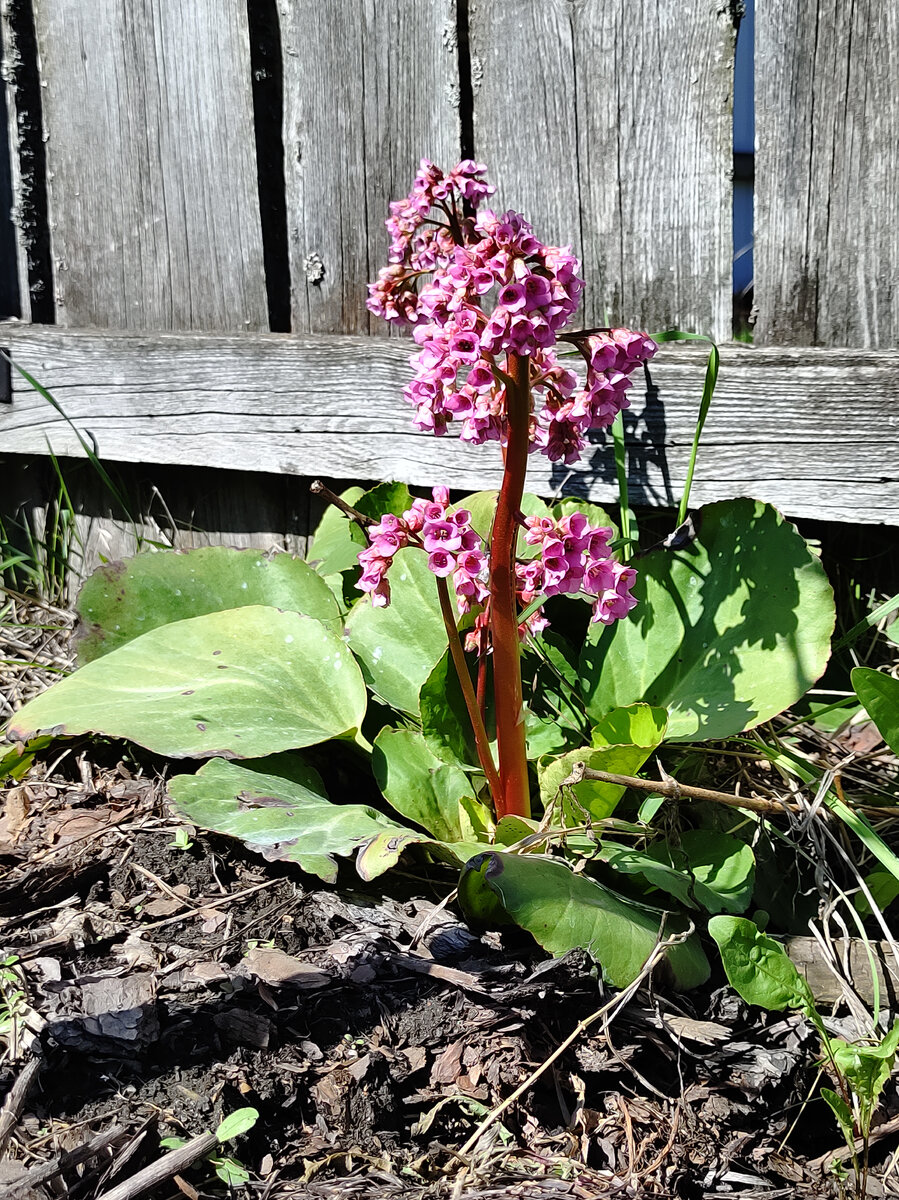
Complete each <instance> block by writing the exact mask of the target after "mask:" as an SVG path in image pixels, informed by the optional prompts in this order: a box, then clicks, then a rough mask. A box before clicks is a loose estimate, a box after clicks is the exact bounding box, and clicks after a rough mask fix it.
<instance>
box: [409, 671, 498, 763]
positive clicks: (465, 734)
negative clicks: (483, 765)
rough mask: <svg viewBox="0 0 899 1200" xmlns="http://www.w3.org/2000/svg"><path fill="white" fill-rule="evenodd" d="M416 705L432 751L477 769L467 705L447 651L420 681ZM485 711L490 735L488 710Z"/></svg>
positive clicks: (450, 760) (452, 761) (448, 761)
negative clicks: (423, 679)
mask: <svg viewBox="0 0 899 1200" xmlns="http://www.w3.org/2000/svg"><path fill="white" fill-rule="evenodd" d="M418 705H419V711H420V713H421V726H422V732H423V733H424V738H425V741H426V742H427V745H428V748H429V749H430V751H431V753H432V754H435V755H436V756H437V757H438V758H439V759H440V760H441V762H446V763H452V764H454V765H455V766H457V767H464V768H467V769H468V770H472V771H480V766H479V764H478V749H477V745H476V744H475V740H474V733H473V732H472V729H471V722H470V720H469V718H468V709H467V708H466V707H465V700H464V697H463V695H462V688H461V686H460V684H459V677H458V675H457V674H456V668H455V667H454V665H453V664H452V662H450V657H449V652H448V651H447V652H446V653H445V654H444V655H443V656H442V658H441V659H440V661H439V662H437V663H436V664H435V666H434V669H433V670H432V671H431V672H430V674H429V675H428V678H427V679H426V680H425V681H424V683H423V684H422V687H421V691H420V692H419V695H418ZM487 715H488V736H489V733H490V713H489V712H488V714H487Z"/></svg>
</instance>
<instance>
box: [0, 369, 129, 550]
mask: <svg viewBox="0 0 899 1200" xmlns="http://www.w3.org/2000/svg"><path fill="white" fill-rule="evenodd" d="M0 354H2V355H3V357H4V358H5V359H6V361H7V362H8V363H9V364H10V366H12V367H14V368H15V369H16V370H17V371H18V372H19V374H20V375H21V376H22V378H23V379H24V380H25V382H26V383H27V384H28V385H29V386H30V387H33V388H34V390H35V391H36V392H37V393H38V395H39V396H42V397H43V399H44V400H46V401H47V403H48V404H49V405H50V406H51V408H53V409H54V410H55V411H56V412H58V413H59V415H60V416H61V417H62V419H63V420H64V421H65V423H66V424H67V425H68V426H69V428H70V429H71V430H72V432H73V433H74V434H75V437H76V438H77V439H78V442H79V445H80V446H81V449H82V450H83V451H84V453H85V455H86V456H87V458H88V460H89V461H90V463H91V466H92V467H93V468H94V470H95V471H96V472H97V474H98V475H99V476H100V479H101V480H102V481H103V483H104V485H105V486H106V488H107V489H108V491H109V493H110V495H111V496H112V497H113V498H114V499H115V501H116V503H117V504H118V505H119V507H120V508H121V510H122V512H123V513H124V514H125V516H126V517H127V518H128V520H129V521H130V522H131V524H132V525H133V526H134V527H135V529H136V528H137V521H136V520H135V518H134V516H133V515H132V513H131V509H130V507H129V505H128V502H127V500H126V499H125V497H124V496H123V495H122V493H121V491H120V490H119V488H118V487H117V486H116V484H115V481H114V480H113V478H112V476H111V475H110V474H109V472H108V471H107V470H106V468H105V467H104V466H103V464H102V463H101V462H100V459H99V458H98V457H97V452H96V450H95V449H94V448H93V446H92V445H91V444H90V443H89V442H88V441H87V440H86V438H85V437H84V436H83V435H82V433H81V431H80V430H79V429H78V427H77V426H76V425H75V422H74V421H73V420H72V419H71V418H70V417H69V415H68V414H67V413H66V411H65V409H64V408H63V407H62V405H61V404H60V403H59V401H58V400H57V399H56V398H55V397H54V396H53V395H52V394H51V393H50V392H48V391H47V389H46V388H45V387H44V386H43V384H40V383H38V381H37V380H36V379H35V378H34V376H33V375H31V374H30V373H29V372H28V371H26V370H25V368H24V367H21V366H19V364H18V363H17V362H16V361H15V359H13V358H12V357H11V356H10V355H9V354H7V353H6V351H5V350H0Z"/></svg>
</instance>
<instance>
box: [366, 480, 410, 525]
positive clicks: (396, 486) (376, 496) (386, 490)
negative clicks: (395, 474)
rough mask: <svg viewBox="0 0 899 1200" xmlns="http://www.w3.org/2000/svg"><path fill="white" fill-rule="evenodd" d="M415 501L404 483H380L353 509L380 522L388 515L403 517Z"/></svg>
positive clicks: (391, 481) (370, 489)
mask: <svg viewBox="0 0 899 1200" xmlns="http://www.w3.org/2000/svg"><path fill="white" fill-rule="evenodd" d="M414 499H415V497H414V496H413V495H412V493H411V492H410V491H409V489H408V488H407V487H406V485H405V484H404V483H396V482H394V481H393V480H388V481H387V482H386V483H379V484H377V485H376V486H375V487H373V488H369V490H368V491H367V492H365V493H364V494H363V495H362V496H360V497H359V499H358V500H357V501H355V503H354V504H353V507H354V508H357V509H358V510H359V512H361V513H362V515H363V516H365V517H371V518H372V520H374V521H380V519H381V517H383V516H384V515H385V514H386V513H393V514H394V515H395V516H397V517H399V516H402V514H403V513H404V512H405V511H406V510H407V509H409V508H411V507H412V501H413V500H414Z"/></svg>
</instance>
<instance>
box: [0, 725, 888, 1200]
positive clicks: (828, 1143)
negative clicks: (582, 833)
mask: <svg viewBox="0 0 899 1200" xmlns="http://www.w3.org/2000/svg"><path fill="white" fill-rule="evenodd" d="M120 753H121V748H118V749H117V748H116V747H114V746H109V747H106V748H104V747H102V746H101V747H97V746H96V745H95V746H94V747H93V748H92V749H91V757H90V758H88V757H86V755H85V753H84V752H83V749H82V750H79V749H78V748H74V749H72V750H70V751H69V752H68V753H67V754H66V755H65V757H63V758H62V759H61V760H58V761H56V762H55V763H54V761H53V758H52V757H51V758H49V759H46V760H45V761H44V764H43V765H38V766H36V767H35V768H34V769H33V770H32V773H31V775H30V777H29V778H28V779H27V780H26V781H25V782H24V783H21V784H18V785H14V786H11V787H9V788H7V789H6V792H5V797H4V798H5V805H4V808H3V818H2V822H0V868H2V883H0V945H2V949H0V955H8V956H10V957H11V959H12V961H10V962H9V963H8V965H7V967H6V968H5V969H3V968H0V970H3V971H4V975H3V987H4V990H5V993H6V998H7V1001H6V1003H7V1009H11V1010H12V1012H13V1019H12V1020H9V1019H8V1020H7V1025H6V1027H5V1030H4V1031H3V1037H4V1040H5V1041H6V1042H7V1043H8V1047H9V1049H8V1053H7V1055H6V1058H5V1060H4V1061H3V1063H2V1065H0V1094H2V1093H4V1092H6V1091H7V1090H8V1089H9V1088H10V1087H11V1086H12V1085H13V1084H14V1082H15V1081H16V1079H17V1078H20V1077H21V1076H22V1073H23V1071H24V1070H25V1068H26V1066H27V1063H28V1062H29V1058H30V1056H32V1055H34V1054H39V1055H40V1056H41V1066H40V1070H39V1072H38V1073H37V1075H36V1077H35V1079H34V1081H33V1083H32V1086H31V1087H30V1090H29V1091H28V1093H27V1095H26V1096H25V1098H24V1101H23V1103H22V1105H21V1111H20V1112H19V1114H18V1117H17V1119H16V1120H15V1121H14V1122H13V1123H12V1128H11V1131H10V1133H9V1140H8V1145H7V1153H6V1157H5V1159H3V1162H2V1165H0V1172H3V1174H0V1194H2V1195H4V1196H9V1197H10V1198H11V1200H13V1198H14V1197H17V1196H34V1197H35V1198H44V1197H46V1198H49V1197H51V1196H59V1195H65V1196H70V1197H72V1198H73V1200H92V1198H94V1197H97V1196H102V1195H104V1194H105V1193H106V1192H107V1191H108V1190H109V1189H111V1188H112V1187H113V1186H114V1185H115V1184H117V1183H121V1182H122V1181H124V1180H128V1179H133V1178H134V1177H135V1176H136V1174H137V1172H139V1171H140V1170H142V1169H143V1168H144V1167H146V1166H147V1165H149V1164H152V1163H154V1162H158V1161H159V1160H161V1159H162V1157H163V1155H164V1153H165V1151H164V1149H162V1148H160V1138H162V1137H166V1136H172V1135H180V1136H182V1137H185V1138H190V1137H193V1136H195V1135H198V1134H201V1133H203V1132H204V1131H208V1130H214V1129H215V1127H216V1125H217V1123H218V1122H219V1121H220V1120H221V1119H222V1118H223V1117H224V1116H225V1115H227V1114H228V1113H229V1112H232V1111H234V1110H235V1109H237V1108H240V1107H243V1106H247V1105H250V1106H253V1107H255V1108H256V1109H258V1110H259V1113H260V1119H259V1121H258V1123H257V1124H256V1126H255V1127H254V1128H253V1129H252V1130H251V1131H250V1132H249V1133H247V1134H245V1135H243V1136H241V1137H240V1138H239V1139H237V1141H236V1142H234V1143H232V1144H231V1146H230V1148H229V1152H230V1153H231V1154H233V1156H234V1157H235V1158H237V1159H238V1160H239V1161H240V1162H241V1163H242V1164H243V1165H244V1166H245V1168H246V1169H247V1171H248V1172H249V1173H250V1176H251V1180H250V1182H249V1183H248V1184H246V1185H244V1186H242V1187H240V1186H239V1187H237V1188H236V1189H235V1190H234V1191H233V1192H232V1193H231V1194H234V1195H241V1196H248V1197H249V1196H253V1197H270V1198H272V1200H278V1198H280V1197H284V1198H286V1197H290V1196H310V1197H322V1198H329V1200H330V1198H332V1197H337V1196H340V1197H347V1198H349V1197H366V1198H369V1197H372V1198H383V1200H387V1198H388V1197H420V1198H422V1200H424V1197H443V1196H446V1197H450V1196H453V1195H459V1196H467V1197H472V1198H474V1197H483V1198H484V1200H487V1198H488V1197H491V1198H492V1197H497V1198H499V1197H512V1196H520V1197H530V1196H533V1197H546V1198H549V1197H569V1196H570V1197H591V1196H602V1195H607V1194H608V1195H624V1196H644V1195H645V1196H650V1195H651V1196H663V1197H664V1196H672V1197H674V1196H677V1197H713V1196H714V1197H719V1196H720V1197H724V1196H735V1195H738V1196H742V1197H744V1198H746V1200H750V1198H752V1200H755V1198H758V1200H761V1198H762V1197H770V1198H773V1197H777V1196H830V1195H835V1194H837V1187H836V1184H835V1182H834V1180H833V1177H832V1176H827V1175H825V1174H824V1172H823V1168H822V1163H823V1162H824V1161H826V1159H827V1158H828V1157H829V1155H830V1152H831V1151H835V1150H837V1149H838V1147H839V1145H840V1140H839V1136H838V1134H837V1131H836V1129H835V1126H834V1124H833V1122H832V1120H831V1118H830V1116H829V1114H828V1113H827V1112H826V1110H825V1109H824V1106H823V1103H822V1102H821V1101H820V1100H818V1099H817V1098H815V1099H813V1100H811V1101H810V1102H806V1099H807V1097H809V1096H816V1095H817V1087H816V1086H815V1083H816V1076H817V1068H816V1065H815V1064H816V1054H817V1047H816V1042H815V1039H814V1037H813V1035H812V1033H811V1031H810V1029H809V1028H808V1026H807V1025H806V1024H805V1023H804V1022H803V1021H802V1020H801V1019H799V1018H797V1017H794V1016H787V1017H784V1016H782V1015H780V1014H767V1013H760V1012H758V1011H756V1010H751V1011H750V1010H748V1009H747V1008H746V1006H745V1005H743V1004H742V1003H741V1002H740V1001H739V1000H738V999H737V998H736V997H735V996H734V994H733V992H732V991H730V990H729V989H728V988H726V987H724V986H721V982H722V981H721V980H720V979H719V980H717V981H716V984H715V986H711V985H710V986H709V987H708V988H706V989H704V990H701V991H697V992H694V993H690V994H688V995H678V994H675V993H672V992H670V991H668V990H666V989H665V988H664V987H663V986H662V985H661V984H659V985H657V986H650V987H649V988H647V989H644V990H643V991H641V992H640V993H639V994H638V996H637V997H636V998H635V999H634V1000H633V1001H632V1002H631V1003H630V1004H629V1005H628V1006H627V1007H626V1008H625V1009H624V1010H623V1011H622V1012H621V1014H620V1015H619V1016H618V1017H617V1018H616V1019H615V1021H614V1022H613V1023H612V1024H611V1025H610V1026H609V1027H608V1028H603V1026H602V1025H601V1024H597V1025H594V1026H593V1027H592V1028H591V1029H590V1030H589V1031H587V1032H586V1033H585V1034H584V1035H583V1036H582V1037H580V1038H578V1039H576V1040H575V1041H574V1043H573V1044H572V1046H571V1048H570V1049H569V1050H568V1051H567V1052H566V1053H565V1054H564V1055H563V1056H562V1057H561V1058H560V1059H559V1060H558V1061H557V1062H556V1063H554V1065H553V1067H552V1068H551V1069H550V1070H547V1071H546V1072H544V1073H543V1075H542V1076H540V1078H539V1079H537V1080H536V1081H535V1082H532V1083H531V1084H529V1085H528V1086H526V1087H525V1088H524V1091H523V1094H522V1096H521V1098H520V1100H519V1101H518V1102H517V1103H516V1104H514V1105H513V1106H511V1107H510V1108H509V1109H508V1110H507V1111H505V1112H504V1113H503V1114H502V1115H501V1116H500V1118H499V1119H498V1120H497V1121H495V1122H494V1123H493V1124H492V1125H491V1126H490V1128H489V1130H488V1131H487V1132H486V1133H485V1134H484V1136H483V1137H482V1138H481V1139H480V1140H479V1141H478V1142H477V1144H476V1145H475V1147H474V1148H473V1149H472V1150H470V1151H465V1152H462V1151H461V1149H460V1148H461V1147H463V1146H464V1144H465V1143H466V1142H467V1141H468V1140H469V1139H470V1137H471V1135H472V1134H473V1133H474V1131H475V1130H476V1129H477V1127H478V1125H479V1123H480V1122H482V1121H483V1120H484V1118H485V1117H486V1116H487V1115H488V1114H489V1113H490V1111H491V1109H492V1108H493V1107H494V1106H495V1105H497V1104H498V1103H500V1102H501V1101H502V1100H503V1099H504V1098H505V1097H507V1096H509V1095H510V1093H511V1092H513V1091H514V1090H515V1089H516V1088H518V1087H519V1086H520V1085H521V1084H522V1083H525V1082H526V1081H527V1080H528V1079H529V1076H530V1074H531V1073H532V1072H533V1071H534V1070H535V1068H536V1067H538V1066H539V1065H540V1064H541V1063H542V1062H543V1061H545V1060H546V1059H547V1058H548V1057H549V1056H550V1055H551V1054H552V1053H553V1051H554V1050H555V1049H556V1048H557V1047H558V1046H559V1044H560V1043H561V1042H562V1041H563V1040H564V1039H565V1038H566V1037H568V1035H569V1034H570V1033H571V1032H572V1031H573V1030H574V1029H575V1027H576V1026H577V1024H578V1022H580V1021H581V1020H583V1019H584V1018H585V1017H587V1016H589V1015H590V1014H591V1013H593V1012H595V1011H596V1009H598V1008H599V1007H600V1006H601V1004H602V1003H603V1001H604V999H605V998H608V997H607V994H606V993H604V991H603V988H602V985H601V984H600V982H599V981H598V978H597V973H596V969H595V967H594V965H593V964H591V963H590V962H589V961H588V960H587V959H586V958H585V957H584V956H582V955H580V954H577V955H572V956H570V957H568V958H566V959H564V960H561V961H555V962H553V961H549V962H548V961H546V959H545V956H544V955H543V954H542V953H541V952H540V951H539V950H538V949H537V948H536V947H535V946H534V944H533V943H531V942H529V941H528V940H527V939H526V938H524V937H523V936H521V935H517V934H514V933H510V934H508V935H503V936H502V937H500V936H498V935H485V936H484V937H483V938H477V937H475V936H474V935H472V934H471V933H470V932H469V931H468V930H467V929H466V928H465V927H464V926H463V925H462V924H461V923H460V921H459V918H458V916H457V914H456V912H455V911H454V909H453V908H452V906H451V905H448V906H444V905H443V904H442V903H441V902H442V901H443V900H444V899H445V897H447V896H448V895H449V894H450V893H451V890H452V886H453V878H452V877H451V876H450V875H446V876H445V877H442V878H441V877H437V878H436V879H428V880H426V879H424V878H417V877H415V874H414V868H410V873H407V874H402V873H398V872H395V873H394V874H393V875H392V876H390V877H388V879H387V889H388V894H387V895H386V896H385V895H383V894H381V893H380V892H374V891H366V890H364V889H363V888H362V886H361V885H360V883H359V881H358V880H356V879H355V878H354V877H353V876H352V875H351V873H350V872H349V871H347V873H346V876H345V878H344V880H343V882H344V886H343V887H338V888H336V889H325V888H323V887H322V885H321V884H320V883H319V882H318V881H316V880H313V879H310V878H309V877H306V876H303V875H301V874H300V873H298V872H297V871H295V870H289V869H286V868H284V867H282V866H279V865H278V864H267V863H264V862H263V861H262V860H260V859H258V858H255V857H252V856H251V855H249V854H247V853H245V852H244V851H243V849H242V847H240V846H239V845H236V844H234V843H231V842H227V841H224V840H222V839H218V838H215V837H207V836H205V835H202V834H197V833H195V832H194V831H189V832H190V843H191V844H190V846H189V848H187V849H184V848H179V847H178V846H177V845H176V844H175V843H174V833H175V829H176V828H177V825H178V823H177V822H176V821H175V820H173V818H172V817H171V815H170V814H168V813H167V811H166V807H165V800H164V784H163V782H162V781H161V780H160V779H159V778H158V777H156V776H155V775H154V774H152V773H151V772H150V771H149V770H148V767H149V766H150V764H144V765H143V766H142V765H141V764H140V763H139V762H136V761H133V760H132V759H130V758H129V759H127V760H124V761H123V760H121V759H119V757H118V755H119V754H120ZM104 754H105V755H106V761H105V762H104V761H103V756H104ZM382 882H383V881H382ZM0 1017H2V1014H0ZM0 1029H3V1027H2V1026H0ZM897 1108H899V1105H897V1101H896V1097H895V1092H891V1093H890V1094H889V1096H888V1110H887V1117H888V1118H889V1117H891V1115H892V1114H893V1113H894V1112H895V1111H896V1109H897ZM0 1129H2V1126H0ZM104 1135H105V1139H106V1144H105V1145H100V1146H99V1147H98V1148H97V1149H96V1151H95V1153H94V1154H93V1155H92V1157H90V1158H88V1160H87V1162H86V1164H82V1165H74V1166H73V1165H69V1166H66V1161H67V1160H66V1158H65V1156H66V1155H67V1154H68V1155H69V1156H70V1157H71V1154H72V1152H73V1151H76V1157H77V1149H78V1148H79V1147H82V1146H84V1144H85V1143H88V1142H91V1140H92V1139H97V1138H99V1140H100V1142H103V1140H104ZM896 1144H897V1135H893V1136H891V1137H883V1138H881V1139H880V1140H879V1141H878V1142H877V1143H876V1145H875V1149H874V1161H875V1163H879V1164H880V1165H881V1167H882V1166H883V1164H884V1163H886V1162H887V1161H888V1160H889V1158H890V1156H891V1154H892V1153H893V1151H894V1150H895V1148H896ZM48 1172H49V1173H50V1178H49V1179H48V1180H47V1182H46V1183H41V1179H42V1178H44V1177H46V1176H47V1173H48ZM42 1173H43V1174H42ZM16 1179H21V1180H22V1181H24V1184H25V1186H23V1187H20V1188H19V1189H18V1190H17V1187H16V1183H15V1181H16ZM4 1184H5V1185H6V1191H5V1192H4V1191H2V1188H3V1185H4ZM891 1186H892V1185H891V1184H890V1183H889V1182H887V1183H886V1189H887V1193H886V1194H895V1193H893V1192H890V1191H889V1188H890V1187H891ZM146 1194H148V1195H150V1196H153V1197H157V1198H159V1200H161V1198H163V1197H175V1196H183V1195H187V1196H216V1195H226V1194H228V1189H227V1187H226V1185H225V1184H224V1183H222V1182H220V1181H219V1180H217V1178H216V1176H215V1174H214V1172H213V1168H212V1166H211V1165H210V1164H209V1163H208V1162H207V1161H206V1160H205V1159H204V1160H201V1161H200V1162H198V1163H195V1164H194V1165H193V1166H191V1167H189V1168H186V1169H185V1170H184V1171H183V1172H182V1173H180V1175H179V1176H178V1178H176V1179H175V1180H168V1181H166V1182H164V1183H161V1184H159V1185H158V1186H157V1187H155V1188H154V1189H153V1190H152V1191H151V1192H149V1193H146ZM870 1194H871V1195H876V1194H884V1193H883V1190H882V1189H881V1185H880V1183H879V1181H878V1180H877V1179H874V1180H873V1181H872V1183H871V1188H870Z"/></svg>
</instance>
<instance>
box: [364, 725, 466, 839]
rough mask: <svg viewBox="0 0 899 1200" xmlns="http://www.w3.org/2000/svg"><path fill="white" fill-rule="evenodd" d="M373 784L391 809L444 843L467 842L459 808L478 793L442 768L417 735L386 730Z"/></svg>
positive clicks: (453, 770)
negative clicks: (374, 783)
mask: <svg viewBox="0 0 899 1200" xmlns="http://www.w3.org/2000/svg"><path fill="white" fill-rule="evenodd" d="M371 765H372V770H373V771H374V776H375V782H376V783H377V785H378V787H379V788H380V789H381V791H382V792H383V794H384V796H385V797H386V799H387V800H388V801H389V802H390V804H391V805H392V806H393V808H395V809H396V811H397V812H398V813H399V814H400V815H401V816H403V817H406V819H407V820H409V821H415V822H416V824H418V825H421V826H422V827H423V828H424V829H427V831H428V832H429V833H431V834H433V835H434V837H436V838H439V839H440V840H441V841H444V842H458V841H461V840H462V838H463V837H464V833H463V829H462V815H463V809H462V807H461V802H462V801H463V800H464V799H465V798H466V797H467V798H469V802H470V804H474V796H475V789H474V788H473V787H472V785H471V783H470V782H469V779H468V776H467V775H466V774H465V772H464V771H461V770H460V769H459V768H458V767H456V766H452V765H450V764H449V763H445V762H441V761H440V760H439V759H438V758H435V757H434V755H433V754H432V753H431V751H430V750H429V749H428V746H427V743H426V742H425V739H424V737H423V736H422V735H421V734H420V733H419V732H418V730H416V729H391V728H389V727H387V728H385V729H382V730H381V732H380V733H379V734H378V736H377V737H376V738H375V746H374V752H373V754H372V763H371Z"/></svg>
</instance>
